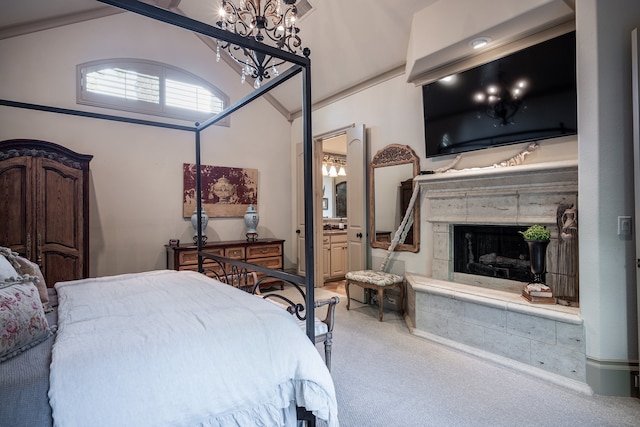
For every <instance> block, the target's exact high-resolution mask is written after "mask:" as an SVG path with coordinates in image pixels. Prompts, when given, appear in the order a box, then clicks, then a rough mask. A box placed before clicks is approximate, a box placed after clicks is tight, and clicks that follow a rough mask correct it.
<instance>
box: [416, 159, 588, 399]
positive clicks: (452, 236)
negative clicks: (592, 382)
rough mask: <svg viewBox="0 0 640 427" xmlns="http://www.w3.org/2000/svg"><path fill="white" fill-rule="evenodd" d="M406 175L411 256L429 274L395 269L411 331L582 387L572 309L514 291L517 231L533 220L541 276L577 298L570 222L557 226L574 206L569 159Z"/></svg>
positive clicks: (522, 259) (580, 338) (577, 324)
mask: <svg viewBox="0 0 640 427" xmlns="http://www.w3.org/2000/svg"><path fill="white" fill-rule="evenodd" d="M416 181H417V182H418V183H419V185H420V190H421V199H422V205H421V206H422V216H423V219H422V221H423V224H425V227H424V228H423V235H422V238H423V239H422V240H423V241H422V243H421V244H422V245H423V246H422V248H421V253H425V254H426V255H425V256H426V257H427V260H426V262H427V264H428V265H430V266H431V275H426V276H423V275H417V274H412V273H405V278H406V285H407V307H406V308H407V310H406V312H407V317H406V319H407V323H408V325H409V327H410V328H411V329H412V331H413V333H414V334H416V335H419V336H423V337H426V338H429V339H431V340H434V341H437V342H441V343H443V344H446V345H449V346H452V347H455V348H458V349H461V350H463V351H468V352H470V353H472V354H474V355H476V356H481V357H486V358H489V359H491V360H493V361H496V362H498V363H503V364H506V365H508V366H511V367H514V368H516V369H520V370H523V371H526V372H527V373H531V374H533V375H537V376H540V377H543V378H545V379H548V380H550V381H553V382H556V383H559V384H562V385H565V386H570V387H572V388H575V389H578V390H580V391H588V387H587V386H586V362H585V345H584V325H583V321H582V318H581V316H580V310H579V308H577V307H575V305H577V304H571V306H568V305H567V304H565V305H559V304H558V305H553V304H532V303H530V302H529V301H527V300H525V299H524V298H523V297H522V296H521V291H522V289H523V287H524V285H525V284H526V281H527V280H528V279H527V278H526V275H527V274H528V272H527V270H528V258H527V256H528V253H527V250H526V249H525V247H526V244H524V246H522V244H523V243H524V241H523V238H522V237H521V236H519V235H518V231H520V230H523V229H524V228H526V227H528V226H530V225H533V224H540V225H544V226H546V227H547V228H549V229H550V231H551V242H550V243H549V246H548V250H547V257H546V262H547V273H546V280H545V282H546V284H547V285H549V286H551V287H552V289H553V290H554V294H555V295H556V296H562V297H565V302H566V301H569V302H577V301H578V297H579V292H578V289H579V283H578V277H577V272H578V269H577V250H578V245H577V229H574V230H573V232H571V233H569V232H566V230H565V232H559V231H558V223H559V222H560V225H561V226H562V221H561V220H559V218H561V216H562V212H563V211H565V210H566V209H568V208H570V207H572V206H573V207H575V206H577V202H578V165H577V161H563V162H552V163H544V164H531V165H519V166H511V167H504V168H480V169H469V170H463V171H453V172H445V173H439V174H432V175H423V176H420V177H418V178H417V179H416ZM567 212H568V211H567ZM561 228H562V227H561ZM429 243H430V244H429ZM456 246H457V248H456ZM431 248H432V250H431V251H430V249H431ZM460 257H462V260H460V259H459V258H460ZM481 258H482V259H481ZM461 265H462V266H461ZM477 270H484V272H485V273H486V274H477ZM523 280H524V281H523Z"/></svg>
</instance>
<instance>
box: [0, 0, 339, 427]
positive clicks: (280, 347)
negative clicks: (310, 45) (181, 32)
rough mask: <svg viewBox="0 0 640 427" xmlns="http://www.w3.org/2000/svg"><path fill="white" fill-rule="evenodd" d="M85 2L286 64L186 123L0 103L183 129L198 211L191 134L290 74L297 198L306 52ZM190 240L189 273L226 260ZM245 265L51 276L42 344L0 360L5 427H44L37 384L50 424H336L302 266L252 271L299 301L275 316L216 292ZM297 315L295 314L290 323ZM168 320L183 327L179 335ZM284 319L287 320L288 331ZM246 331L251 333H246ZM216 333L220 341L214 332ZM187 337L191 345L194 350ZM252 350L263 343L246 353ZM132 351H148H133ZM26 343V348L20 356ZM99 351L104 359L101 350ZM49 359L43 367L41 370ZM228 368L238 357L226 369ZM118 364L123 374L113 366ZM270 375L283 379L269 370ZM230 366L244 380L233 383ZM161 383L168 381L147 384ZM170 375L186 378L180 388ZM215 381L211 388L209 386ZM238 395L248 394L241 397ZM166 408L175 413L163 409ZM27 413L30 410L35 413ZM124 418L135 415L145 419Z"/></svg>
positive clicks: (143, 11) (131, 5)
mask: <svg viewBox="0 0 640 427" xmlns="http://www.w3.org/2000/svg"><path fill="white" fill-rule="evenodd" d="M99 1H101V2H103V3H106V4H110V5H112V6H116V7H119V8H122V9H125V10H128V11H131V12H134V13H137V14H140V15H143V16H146V17H149V18H152V19H155V20H158V21H161V22H165V23H168V24H171V25H176V26H178V27H182V28H185V29H187V30H190V31H193V32H196V33H198V34H201V35H204V36H208V37H212V38H215V39H219V40H222V41H225V42H229V43H232V44H236V45H238V46H242V47H245V48H248V49H251V50H253V51H255V52H259V53H261V54H265V55H271V56H273V57H276V58H280V59H282V60H285V61H287V62H289V63H291V64H292V66H291V68H289V69H288V70H286V71H284V72H282V73H280V75H279V76H278V77H275V78H272V79H271V80H270V81H269V82H268V83H266V84H263V85H262V87H261V88H259V89H257V90H255V91H254V92H253V93H251V94H249V95H248V96H246V97H245V98H243V99H242V100H240V101H238V102H237V103H235V104H233V105H232V106H230V107H229V108H227V109H226V110H224V111H223V112H222V113H220V114H218V115H216V116H214V117H212V118H211V119H209V120H207V121H205V122H203V123H196V124H195V127H193V128H191V127H187V126H174V125H167V124H162V123H157V122H150V121H144V120H136V119H130V118H126V117H118V116H110V115H104V114H94V113H88V112H84V111H76V110H69V109H62V108H56V107H48V106H42V105H35V104H25V103H20V102H15V101H8V100H0V105H5V106H11V107H17V108H27V109H32V110H40V111H49V112H53V113H59V114H70V115H75V116H81V117H90V118H96V119H106V120H114V121H121V122H128V123H138V124H142V125H151V126H159V127H167V128H172V129H179V130H186V131H191V132H193V133H194V135H195V157H196V171H197V172H196V193H197V195H198V197H196V200H197V210H198V213H200V212H201V211H202V209H203V208H202V199H201V197H199V195H200V194H201V191H202V189H201V188H200V183H201V177H200V165H201V159H200V137H201V132H203V131H204V130H206V129H207V128H208V127H209V126H211V125H213V124H215V123H216V122H218V121H220V120H222V119H224V118H225V117H227V116H229V115H230V114H232V113H233V112H235V111H237V110H239V109H240V108H242V107H243V106H245V105H247V104H249V103H250V102H252V101H253V100H255V99H257V98H259V97H260V96H262V95H263V94H265V93H267V92H268V91H269V90H271V89H273V88H275V87H276V86H278V85H280V84H282V83H284V82H285V81H287V80H289V79H290V78H291V77H293V76H295V75H297V74H299V73H302V83H303V106H302V111H303V113H302V115H303V132H304V135H303V141H304V144H303V145H304V190H305V191H304V192H305V194H310V193H311V191H312V175H311V171H312V135H311V99H310V98H311V96H310V95H311V82H310V60H309V58H308V54H309V52H308V51H306V52H305V56H304V57H303V56H298V55H294V54H291V53H287V52H284V51H281V50H279V49H276V48H273V47H270V46H267V45H264V44H261V43H258V42H256V41H254V40H251V39H246V38H242V37H240V36H238V35H236V34H233V33H229V32H226V31H224V30H220V29H217V28H215V27H211V26H209V25H206V24H204V23H202V22H199V21H195V20H193V19H190V18H186V17H184V16H180V15H177V14H175V13H172V12H169V11H166V10H163V9H159V8H157V7H154V6H150V5H148V4H146V3H142V2H139V1H135V0H99ZM304 203H305V227H306V230H305V231H306V233H305V234H306V235H307V236H308V237H307V241H306V251H305V261H306V265H313V259H314V253H313V246H314V242H313V232H312V230H313V200H312V198H310V197H305V201H304ZM200 219H201V216H200V215H198V227H197V230H198V233H201V224H200ZM200 237H201V236H200V235H198V239H197V242H198V250H199V263H198V267H199V272H200V273H204V271H203V267H202V264H203V259H205V258H206V259H213V260H216V261H218V262H223V261H224V263H225V264H224V265H231V264H232V263H233V262H232V261H231V260H225V259H221V258H219V257H217V256H216V255H212V254H208V253H206V252H205V251H202V246H201V242H202V239H201V238H200ZM247 268H249V269H251V268H253V267H252V266H250V265H240V267H239V268H238V267H233V268H230V271H229V272H226V271H225V272H224V274H223V275H222V276H220V277H219V279H221V280H218V281H216V280H214V279H211V278H209V277H206V276H205V275H204V274H199V273H194V272H184V271H183V272H177V271H170V270H162V271H153V272H145V273H135V274H125V275H119V276H109V277H100V278H89V279H81V280H76V281H68V282H59V283H58V284H56V286H55V289H56V291H57V293H56V294H55V295H53V294H52V295H51V299H52V300H55V299H56V298H57V299H58V300H59V309H58V312H57V313H54V314H53V315H52V314H51V313H49V314H48V320H49V322H50V323H51V325H55V324H56V322H57V324H58V328H59V329H58V332H57V334H56V336H54V337H52V338H49V339H48V340H46V341H45V342H44V343H41V344H44V345H41V346H40V347H38V346H34V347H33V348H31V349H20V352H21V353H20V354H18V355H17V356H16V357H14V358H11V359H9V360H8V361H6V362H3V363H1V364H0V372H1V373H2V376H1V377H2V378H3V381H2V382H0V390H3V394H4V391H6V390H13V391H12V394H11V396H9V395H7V396H8V400H7V401H6V402H5V403H6V405H5V403H3V405H4V406H5V407H7V405H8V406H9V407H10V409H9V410H8V411H0V424H1V423H2V422H4V421H8V422H10V423H11V424H12V425H18V423H23V424H24V425H36V426H37V425H50V424H51V423H52V422H53V420H52V419H51V416H50V413H47V411H46V409H47V402H46V396H45V397H44V398H43V396H42V390H43V389H44V390H45V391H46V390H47V389H49V390H48V395H49V396H48V397H49V400H48V403H49V404H50V405H51V407H52V408H53V419H55V422H56V424H57V425H86V424H83V423H85V422H87V420H90V419H92V418H91V417H94V418H93V419H95V417H99V419H101V420H103V421H102V423H103V425H114V426H115V425H131V423H133V424H134V425H138V426H140V425H160V424H163V423H167V422H168V420H171V423H172V425H193V424H194V423H196V424H202V425H253V424H256V425H271V424H272V423H277V425H294V424H295V422H294V421H293V420H295V419H296V418H297V419H298V420H304V421H307V423H308V425H315V422H316V417H317V419H318V420H322V421H323V422H325V423H327V424H328V425H330V426H337V425H338V421H337V407H336V401H335V392H334V390H333V382H332V380H331V377H330V375H329V373H328V370H327V369H326V366H324V364H323V363H322V359H321V358H320V356H319V354H318V353H317V351H316V349H315V346H314V341H315V338H316V336H315V335H316V333H315V330H314V327H315V315H314V282H315V280H314V272H313V269H308V272H307V275H306V276H305V277H300V276H296V275H293V274H289V273H285V272H283V271H273V270H268V269H264V268H262V269H263V270H260V267H255V269H256V270H258V271H261V272H262V273H263V274H265V275H268V276H271V277H274V278H277V279H280V280H282V281H284V282H286V283H291V284H294V285H298V286H300V287H301V288H303V289H304V291H302V295H304V306H302V305H301V304H293V305H292V306H291V308H290V310H289V313H287V311H286V310H282V308H281V307H278V306H277V305H274V304H271V303H268V302H265V300H264V299H261V298H256V297H255V296H253V295H251V294H250V293H246V292H238V291H237V290H236V289H233V287H232V286H228V285H227V284H231V285H233V284H236V283H237V284H239V283H240V282H241V281H242V280H243V279H241V277H243V276H244V277H245V278H246V277H247V271H248V270H247ZM9 277H10V276H9ZM16 277H17V276H16ZM3 280H5V279H4V278H3ZM254 282H255V281H254ZM7 283H8V282H7ZM222 285H224V286H222ZM254 285H255V286H254V288H253V291H254V292H255V290H256V289H258V290H259V284H257V283H254ZM256 287H257V288H256ZM192 292H195V294H192ZM50 293H53V292H52V291H50ZM334 304H335V302H334ZM303 311H305V312H306V313H305V314H304V315H300V313H302V312H303ZM231 312H234V313H235V314H234V315H233V317H232V315H231V314H229V313H231ZM237 312H239V313H240V314H238V313H237ZM225 313H227V314H225ZM291 313H293V314H296V315H298V318H299V319H303V320H304V322H305V326H306V337H304V335H301V332H300V328H299V326H298V324H297V322H296V321H295V320H294V318H293V316H291V315H290V314H291ZM56 317H57V318H56ZM79 319H80V320H79ZM189 319H191V320H189ZM190 321H191V323H190V324H189V322H190ZM180 322H187V324H186V325H182V327H180V326H179V325H178V324H179V323H180ZM247 322H249V323H247ZM141 324H145V325H146V324H156V326H158V325H160V329H149V330H146V329H142V326H141ZM220 325H223V327H221V326H220ZM292 325H295V326H296V328H295V330H297V332H295V331H294V329H293V328H292ZM128 327H131V328H133V330H134V332H133V335H131V332H130V331H126V333H125V329H127V328H128ZM173 328H176V329H177V331H178V332H177V334H167V333H166V332H167V330H172V329H173ZM247 331H258V332H255V333H252V334H251V335H249V333H248V332H247ZM98 332H99V333H98ZM136 334H137V335H136ZM183 334H186V336H182V335H183ZM220 334H222V335H223V336H225V337H226V338H221V335H220ZM176 335H178V336H176ZM174 340H176V341H175V342H173V341H174ZM209 340H212V342H209ZM201 342H202V343H204V345H203V346H200V345H197V344H198V343H201ZM257 342H261V343H263V344H264V345H265V346H266V347H265V346H263V347H261V346H260V345H256V343H257ZM145 343H149V344H150V345H151V347H150V348H146V347H145V345H144V344H145ZM168 343H169V344H171V349H170V350H167V348H168V347H167V344H168ZM133 347H135V348H136V349H137V350H139V351H140V352H139V353H138V354H136V355H134V354H133V352H131V353H129V351H128V350H126V349H129V348H133ZM140 347H142V348H140ZM35 349H37V351H36V352H34V351H32V350H35ZM110 349H114V350H115V351H112V352H110ZM309 349H312V350H313V352H310V350H309ZM123 351H124V352H123ZM214 355H215V356H214ZM267 355H268V356H267ZM214 357H217V358H218V359H215V358H214ZM256 359H257V360H256ZM50 360H51V366H48V361H50ZM238 360H244V361H245V362H244V363H241V365H234V364H231V362H232V361H238ZM318 362H320V365H319V364H318ZM27 365H28V366H30V367H33V366H35V365H37V366H38V369H36V370H33V369H30V368H25V366H27ZM45 365H46V366H45ZM211 366H213V367H215V369H213V371H211V372H204V371H207V370H208V369H210V368H211ZM248 366H251V368H252V369H249V370H248V372H249V373H250V374H247V372H244V371H246V368H247V367H248ZM122 367H128V368H129V370H123V371H121V370H119V368H122ZM136 367H137V369H136ZM142 368H144V369H142ZM147 368H148V369H147ZM193 368H195V369H196V370H197V371H193ZM198 368H200V369H199V370H198ZM280 368H284V370H285V372H281V371H279V370H278V369H280ZM25 369H26V370H25ZM175 369H178V370H179V373H178V374H177V375H176V373H175V372H173V370H175ZM242 372H244V374H247V375H245V376H244V377H242V378H240V377H238V374H239V373H242ZM9 373H10V375H9ZM23 373H24V374H26V375H27V377H29V378H28V379H27V380H25V378H23V377H22V374H23ZM145 373H146V375H145ZM165 376H166V377H168V379H167V381H169V382H168V383H167V382H162V381H161V378H163V377H165ZM241 376H242V375H241ZM125 377H126V378H127V380H126V381H125ZM114 378H117V380H114ZM184 378H189V379H190V380H189V381H186V382H185V381H182V380H183V379H184ZM4 379H7V380H9V381H10V382H5V381H4ZM49 379H50V382H49ZM25 381H32V382H33V381H35V382H37V384H38V385H37V386H36V387H33V386H31V389H29V390H26V391H25V389H24V388H23V384H24V382H25ZM216 381H219V382H220V384H212V383H216ZM49 385H50V388H49ZM163 390H164V391H166V392H167V393H163V392H162V391H163ZM170 390H175V391H177V394H173V393H169V391H170ZM250 390H251V391H250ZM252 391H256V393H254V394H252ZM246 396H248V397H246ZM274 396H275V397H274ZM245 397H246V398H245ZM207 398H208V399H209V400H207ZM43 399H45V400H43ZM92 399H93V400H92ZM166 399H168V400H166ZM211 399H213V401H212V400H211ZM171 408H174V409H176V411H174V412H172V411H171ZM34 410H35V411H37V412H36V413H35V414H34V413H33V411H34ZM181 411H185V412H181ZM216 411H221V412H216ZM29 414H30V415H29ZM107 414H110V415H107ZM152 415H153V416H152ZM100 417H101V418H100ZM138 417H146V420H144V421H143V420H142V418H140V419H138ZM3 420H4V421H3ZM145 423H147V424H145Z"/></svg>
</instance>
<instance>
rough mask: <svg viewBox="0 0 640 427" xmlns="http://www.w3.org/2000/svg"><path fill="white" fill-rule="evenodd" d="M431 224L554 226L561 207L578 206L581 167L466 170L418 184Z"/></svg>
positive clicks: (422, 179) (538, 165) (555, 165)
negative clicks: (564, 205)
mask: <svg viewBox="0 0 640 427" xmlns="http://www.w3.org/2000/svg"><path fill="white" fill-rule="evenodd" d="M416 181H417V182H418V183H419V184H420V190H421V193H422V194H423V198H424V199H425V200H427V201H428V202H429V203H427V206H426V209H427V210H426V213H427V216H426V218H427V221H429V222H432V223H451V224H453V223H456V224H499V225H530V224H534V223H536V224H555V223H556V209H557V206H558V204H560V203H569V204H576V203H577V193H578V162H577V161H561V162H548V163H533V164H530V165H519V166H508V167H495V168H494V167H487V168H472V169H463V170H460V171H450V172H443V173H437V174H430V175H421V176H420V177H418V178H416Z"/></svg>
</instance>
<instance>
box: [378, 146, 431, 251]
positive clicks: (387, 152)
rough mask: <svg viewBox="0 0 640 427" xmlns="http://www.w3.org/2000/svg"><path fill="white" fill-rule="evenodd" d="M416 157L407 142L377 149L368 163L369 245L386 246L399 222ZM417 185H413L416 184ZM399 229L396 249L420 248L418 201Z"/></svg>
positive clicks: (417, 170) (414, 172) (417, 163)
mask: <svg viewBox="0 0 640 427" xmlns="http://www.w3.org/2000/svg"><path fill="white" fill-rule="evenodd" d="M418 173H420V159H419V158H418V156H417V155H416V153H415V152H414V151H413V150H412V149H411V147H409V146H408V145H400V144H391V145H387V146H386V147H384V148H383V149H381V150H380V151H378V152H377V153H376V154H375V156H373V159H372V160H371V164H370V166H369V183H370V185H369V240H370V242H371V247H373V248H381V249H388V248H389V245H390V244H391V240H392V239H393V237H394V235H395V233H396V230H397V229H398V227H399V226H400V224H401V223H402V219H403V218H404V215H405V212H406V209H407V206H408V204H409V200H410V199H411V195H412V193H413V177H415V176H417V175H418ZM416 185H417V184H416ZM410 219H412V220H411V221H408V222H407V224H406V226H405V228H406V229H405V230H404V231H403V235H404V236H405V237H404V239H401V241H400V242H399V243H398V245H397V246H396V248H395V250H396V251H409V252H418V251H419V250H420V203H419V201H416V203H415V206H414V209H413V215H412V217H411V218H410Z"/></svg>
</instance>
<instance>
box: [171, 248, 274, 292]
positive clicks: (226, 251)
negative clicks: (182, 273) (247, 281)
mask: <svg viewBox="0 0 640 427" xmlns="http://www.w3.org/2000/svg"><path fill="white" fill-rule="evenodd" d="M165 248H166V249H167V268H168V269H171V270H192V271H197V270H198V247H197V246H196V245H180V246H170V245H165ZM202 250H203V251H206V252H209V253H211V254H213V255H220V256H223V257H226V258H230V259H235V260H238V261H244V262H248V263H251V264H256V265H260V266H263V267H267V268H272V269H274V270H282V269H283V268H284V240H281V239H258V240H255V241H248V240H229V241H221V242H207V243H206V244H205V245H204V246H203V247H202ZM203 268H204V269H205V270H216V271H218V272H219V266H218V265H217V264H216V263H215V262H214V261H212V260H204V262H203ZM207 275H208V276H214V273H213V272H212V271H210V272H208V273H207ZM261 275H262V274H261V273H258V278H259V277H260V276H261ZM274 281H277V280H276V279H274V280H266V281H265V283H270V282H274Z"/></svg>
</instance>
